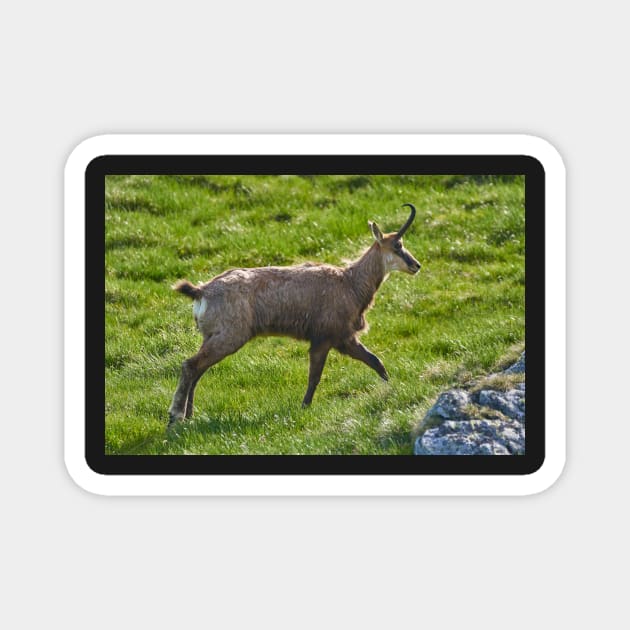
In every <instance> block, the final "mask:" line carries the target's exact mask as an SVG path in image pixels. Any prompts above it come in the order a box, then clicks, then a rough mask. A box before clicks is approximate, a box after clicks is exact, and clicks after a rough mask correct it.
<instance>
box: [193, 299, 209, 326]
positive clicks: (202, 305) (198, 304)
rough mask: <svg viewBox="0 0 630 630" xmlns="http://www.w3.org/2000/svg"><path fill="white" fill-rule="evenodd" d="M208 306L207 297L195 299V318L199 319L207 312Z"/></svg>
mask: <svg viewBox="0 0 630 630" xmlns="http://www.w3.org/2000/svg"><path fill="white" fill-rule="evenodd" d="M207 307H208V303H207V302H206V298H201V300H199V301H197V300H195V301H194V302H193V315H194V317H195V320H197V321H199V318H200V317H202V316H203V314H204V313H205V312H206V308H207Z"/></svg>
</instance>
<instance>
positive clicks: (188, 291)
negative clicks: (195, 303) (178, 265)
mask: <svg viewBox="0 0 630 630" xmlns="http://www.w3.org/2000/svg"><path fill="white" fill-rule="evenodd" d="M173 290H175V291H178V292H179V293H183V294H184V295H187V296H188V297H189V298H192V299H193V300H198V299H199V298H201V296H202V295H203V293H202V291H201V289H200V288H199V287H196V286H195V285H194V284H192V283H190V282H188V280H178V281H177V282H176V283H175V284H174V285H173Z"/></svg>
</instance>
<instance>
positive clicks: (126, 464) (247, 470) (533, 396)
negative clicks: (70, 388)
mask: <svg viewBox="0 0 630 630" xmlns="http://www.w3.org/2000/svg"><path fill="white" fill-rule="evenodd" d="M196 174H212V175H279V174H286V175H289V174H297V175H306V174H312V175H317V174H320V175H333V174H334V175H342V174H347V175H363V174H366V175H524V176H525V277H526V282H525V306H526V317H525V336H526V351H527V431H526V436H525V454H524V455H517V456H497V455H486V456H482V455H475V456H466V455H455V456H442V455H432V456H423V457H422V456H416V455H105V177H106V175H196ZM85 219H86V223H85V225H86V231H85V253H86V256H85V265H86V285H85V292H86V293H85V295H86V305H85V308H86V311H85V317H86V319H85V321H86V337H85V374H86V381H85V388H86V398H85V401H86V408H85V458H86V462H87V465H88V466H89V467H90V468H91V469H92V470H93V471H94V472H96V473H99V474H105V475H120V474H125V475H139V474H141V475H190V474H193V475H243V474H245V475H295V474H298V475H304V474H308V475H330V474H334V475H438V474H439V475H527V474H532V473H534V472H536V471H537V470H538V469H539V468H540V467H541V466H542V464H543V462H544V459H545V171H544V168H543V166H542V165H541V163H540V162H539V161H538V160H536V159H535V158H533V157H531V156H527V155H317V156H314V155H104V156H100V157H97V158H94V159H93V160H92V161H91V162H90V163H89V164H88V166H87V168H86V171H85ZM99 410H100V411H99ZM165 427H166V412H165Z"/></svg>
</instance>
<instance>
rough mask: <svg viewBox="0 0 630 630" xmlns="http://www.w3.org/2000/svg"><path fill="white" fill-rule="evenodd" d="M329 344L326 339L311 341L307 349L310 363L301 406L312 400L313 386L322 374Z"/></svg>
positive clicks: (317, 382)
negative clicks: (306, 385) (306, 386)
mask: <svg viewBox="0 0 630 630" xmlns="http://www.w3.org/2000/svg"><path fill="white" fill-rule="evenodd" d="M330 348H331V344H330V343H328V342H327V341H322V342H313V343H312V344H311V348H310V350H309V358H310V365H309V370H308V388H307V390H306V394H305V396H304V400H303V401H302V407H308V406H309V405H310V404H311V401H312V400H313V394H314V393H315V388H316V387H317V385H318V384H319V380H320V378H321V376H322V371H323V369H324V364H325V363H326V357H327V356H328V352H330Z"/></svg>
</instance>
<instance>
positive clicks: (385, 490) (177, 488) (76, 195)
mask: <svg viewBox="0 0 630 630" xmlns="http://www.w3.org/2000/svg"><path fill="white" fill-rule="evenodd" d="M128 154H136V155H138V154H139V155H212V154H221V155H229V154H234V155H247V154H250V155H272V154H288V155H317V154H320V155H332V154H355V155H361V154H368V155H405V154H411V155H527V156H531V157H533V158H535V159H537V160H538V161H539V162H540V163H541V164H542V166H543V168H544V170H545V206H546V219H545V228H546V242H545V253H546V272H545V278H546V285H545V287H546V288H545V291H546V296H545V297H546V306H545V310H546V313H545V324H546V331H545V332H546V334H545V338H546V348H545V350H546V359H545V362H546V405H545V407H546V423H545V425H546V426H545V444H546V449H545V450H546V455H545V460H544V462H543V465H542V466H541V467H540V468H539V469H538V470H537V471H536V472H534V473H532V474H530V475H220V476H212V475H102V474H98V473H95V472H94V471H93V470H92V469H91V468H89V466H88V465H87V463H86V460H85V411H84V410H85V386H84V383H85V364H84V357H85V320H84V313H85V217H84V212H85V170H86V168H87V166H88V164H89V163H90V162H91V161H92V160H93V159H94V158H96V157H99V156H103V155H128ZM64 175H65V181H64V186H65V214H64V217H65V222H64V239H65V244H64V252H65V253H64V306H65V319H64V349H65V365H64V399H65V405H64V407H65V438H64V455H65V463H66V467H67V469H68V472H69V473H70V476H71V477H72V479H73V480H74V481H75V482H76V483H77V484H78V485H79V486H80V487H82V488H83V489H84V490H87V491H89V492H93V493H96V494H102V495H214V496H236V495H240V496H264V495H276V496H278V495H284V496H307V495H308V496H344V495H345V496H412V495H425V496H430V495H433V496H435V495H442V496H445V495H528V494H535V493H538V492H541V491H543V490H545V489H547V488H548V487H549V486H551V485H552V484H553V483H554V482H555V481H556V480H557V479H558V477H559V476H560V474H561V473H562V470H563V468H564V463H565V448H566V447H565V444H566V435H565V433H566V359H565V357H566V341H565V338H566V323H565V322H566V216H565V215H566V208H565V205H566V197H565V195H566V193H565V190H566V184H565V179H566V175H565V168H564V164H563V162H562V158H561V157H560V155H559V153H558V152H557V151H556V149H555V148H554V147H553V146H552V145H551V144H549V143H548V142H547V141H545V140H542V139H541V138H538V137H535V136H529V135H507V134H506V135H503V134H498V135H489V134H488V135H487V134H482V135H480V134H474V135H461V134H457V135H450V134H439V135H438V134H436V135H433V134H431V135H425V134H422V135H416V134H400V135H399V134H382V135H381V134H378V135H376V134H374V135H372V134H357V135H355V134H316V135H315V134H313V135H311V134H287V135H283V134H260V135H257V134H226V135H201V134H195V135H127V134H125V135H103V136H95V137H92V138H89V139H87V140H85V141H83V142H82V143H81V144H79V145H78V146H77V147H76V148H75V149H74V151H73V152H72V153H71V155H70V156H69V158H68V160H67V162H66V167H65V174H64Z"/></svg>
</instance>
